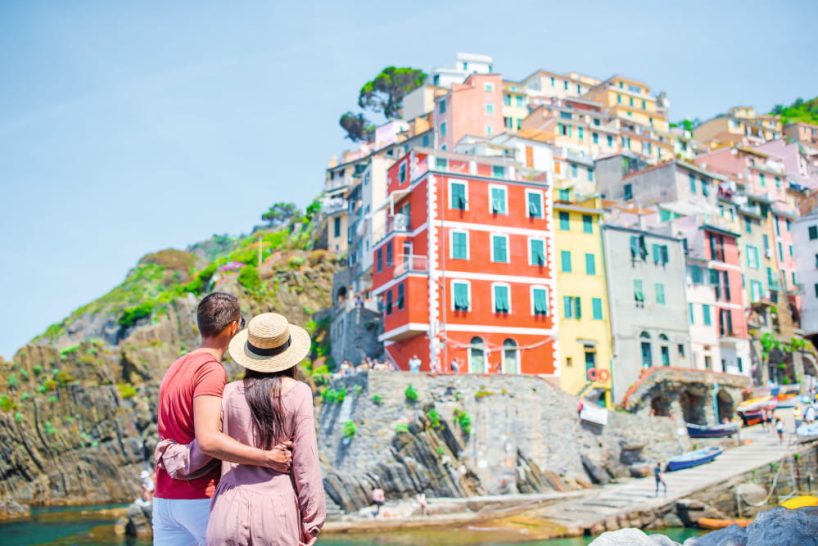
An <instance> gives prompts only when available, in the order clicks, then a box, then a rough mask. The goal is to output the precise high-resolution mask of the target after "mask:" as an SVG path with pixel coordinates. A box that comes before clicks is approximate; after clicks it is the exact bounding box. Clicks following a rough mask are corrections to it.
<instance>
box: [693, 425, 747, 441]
mask: <svg viewBox="0 0 818 546" xmlns="http://www.w3.org/2000/svg"><path fill="white" fill-rule="evenodd" d="M685 425H687V434H688V436H690V437H691V438H726V437H728V436H732V435H733V434H735V433H736V432H738V425H736V424H735V423H725V424H722V425H696V424H694V423H685Z"/></svg>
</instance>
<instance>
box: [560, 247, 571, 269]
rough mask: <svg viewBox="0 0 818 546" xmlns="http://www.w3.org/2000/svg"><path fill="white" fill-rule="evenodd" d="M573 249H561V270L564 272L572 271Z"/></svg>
mask: <svg viewBox="0 0 818 546" xmlns="http://www.w3.org/2000/svg"><path fill="white" fill-rule="evenodd" d="M571 269H572V268H571V251H570V250H562V251H560V270H561V271H562V272H563V273H570V272H571Z"/></svg>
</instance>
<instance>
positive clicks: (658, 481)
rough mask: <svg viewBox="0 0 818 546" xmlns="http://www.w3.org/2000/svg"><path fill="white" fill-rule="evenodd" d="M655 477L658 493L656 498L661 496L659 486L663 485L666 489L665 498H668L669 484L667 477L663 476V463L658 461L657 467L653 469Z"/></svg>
mask: <svg viewBox="0 0 818 546" xmlns="http://www.w3.org/2000/svg"><path fill="white" fill-rule="evenodd" d="M653 477H654V479H655V480H656V493H655V495H654V496H656V497H658V496H659V484H661V485H662V487H664V489H665V496H666V497H667V482H665V477H664V475H663V474H662V463H661V462H659V461H657V462H656V466H654V467H653Z"/></svg>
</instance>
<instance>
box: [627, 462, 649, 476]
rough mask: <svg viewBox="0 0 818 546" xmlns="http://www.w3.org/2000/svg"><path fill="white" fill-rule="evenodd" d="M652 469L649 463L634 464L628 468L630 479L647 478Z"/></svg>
mask: <svg viewBox="0 0 818 546" xmlns="http://www.w3.org/2000/svg"><path fill="white" fill-rule="evenodd" d="M652 470H653V467H652V466H651V465H650V464H649V463H634V464H632V465H630V466H629V467H628V472H630V475H631V477H632V478H647V477H648V476H650V473H651V471H652Z"/></svg>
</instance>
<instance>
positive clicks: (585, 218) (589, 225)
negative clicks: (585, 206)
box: [582, 214, 594, 233]
mask: <svg viewBox="0 0 818 546" xmlns="http://www.w3.org/2000/svg"><path fill="white" fill-rule="evenodd" d="M582 231H583V232H585V233H593V232H594V217H593V216H591V215H590V214H583V215H582Z"/></svg>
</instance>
